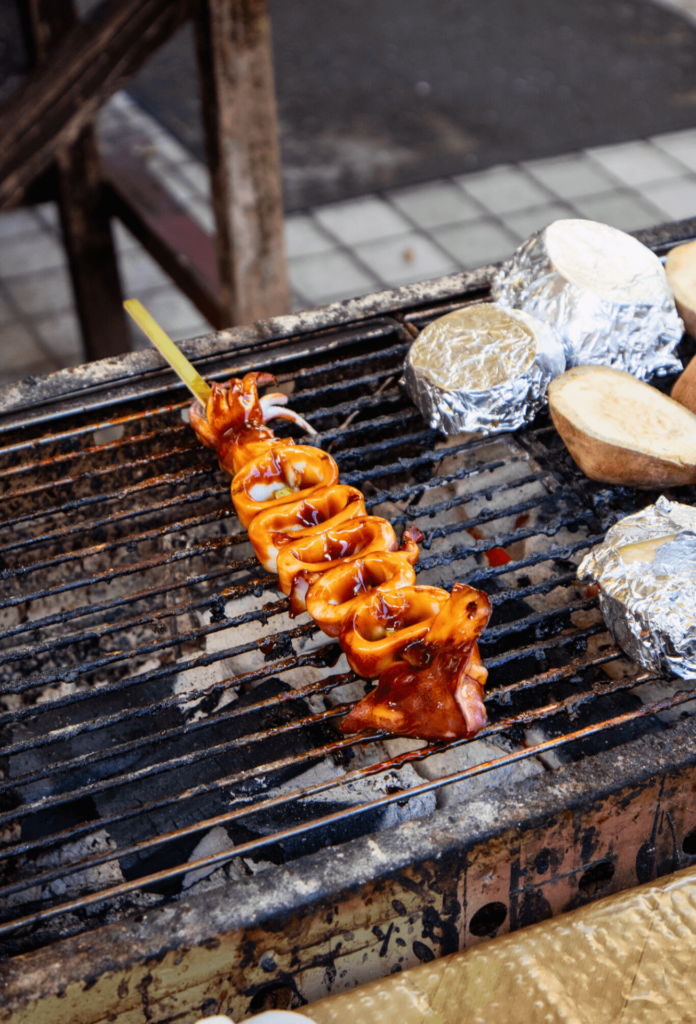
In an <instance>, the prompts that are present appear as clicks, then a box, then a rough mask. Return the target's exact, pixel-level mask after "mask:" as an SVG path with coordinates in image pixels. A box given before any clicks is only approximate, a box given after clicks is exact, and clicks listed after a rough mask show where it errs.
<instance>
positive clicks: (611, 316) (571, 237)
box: [492, 220, 684, 380]
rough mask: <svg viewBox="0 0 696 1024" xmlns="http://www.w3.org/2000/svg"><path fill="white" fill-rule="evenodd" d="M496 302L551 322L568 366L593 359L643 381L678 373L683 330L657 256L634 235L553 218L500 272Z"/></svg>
mask: <svg viewBox="0 0 696 1024" xmlns="http://www.w3.org/2000/svg"><path fill="white" fill-rule="evenodd" d="M492 294H493V298H494V300H495V301H496V302H499V303H500V304H501V305H503V306H506V307H508V308H510V309H524V310H526V311H527V312H528V313H531V314H532V315H533V316H536V317H538V318H539V319H540V320H544V321H545V322H546V323H548V324H551V325H552V326H553V327H555V328H556V330H557V331H558V333H559V334H560V336H561V338H562V341H563V347H564V349H565V354H566V363H567V365H568V368H570V367H571V366H586V365H588V364H590V363H594V364H599V365H602V366H613V367H615V368H616V369H617V370H626V371H628V373H632V374H634V376H636V377H639V378H640V379H641V380H649V379H650V378H651V377H653V376H654V375H655V374H665V373H671V372H672V371H678V372H681V369H682V365H681V362H680V361H679V360H678V359H677V357H676V356H675V355H674V348H675V346H676V345H677V344H678V343H679V341H680V339H681V337H682V334H683V333H684V325H683V323H682V321H681V319H680V318H679V314H678V313H677V310H676V306H675V304H674V297H673V295H672V290H671V288H670V287H669V284H668V281H667V276H666V274H665V271H664V267H663V266H662V264H661V263H660V260H659V259H658V257H657V256H656V255H655V254H654V253H653V252H651V251H650V249H648V248H647V247H646V246H644V245H643V244H642V243H641V242H639V241H638V240H637V239H636V238H632V237H631V236H630V235H627V234H625V233H624V232H623V231H619V230H618V229H617V228H612V227H609V225H608V224H599V223H597V222H596V221H589V220H557V221H554V222H553V224H549V226H548V227H546V228H544V230H543V231H539V232H537V233H536V234H535V235H532V237H531V238H530V239H529V240H528V241H527V242H525V243H524V244H523V245H521V246H520V247H519V249H518V250H517V252H516V253H515V254H514V255H513V257H512V259H511V260H510V261H508V262H507V263H506V264H505V265H504V266H503V267H502V268H501V269H500V271H499V272H498V274H497V276H496V278H495V280H494V282H493V289H492Z"/></svg>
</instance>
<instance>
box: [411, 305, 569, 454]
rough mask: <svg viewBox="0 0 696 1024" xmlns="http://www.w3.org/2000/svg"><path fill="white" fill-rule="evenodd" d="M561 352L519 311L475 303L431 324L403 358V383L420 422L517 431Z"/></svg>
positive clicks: (558, 365) (452, 428)
mask: <svg viewBox="0 0 696 1024" xmlns="http://www.w3.org/2000/svg"><path fill="white" fill-rule="evenodd" d="M564 369H565V357H564V355H563V346H562V344H561V341H560V339H559V338H558V336H557V334H556V332H555V331H554V329H553V328H552V327H549V326H548V325H547V324H544V323H542V321H540V320H537V319H536V317H533V316H530V315H529V314H528V313H525V312H523V311H520V310H505V309H502V308H501V307H500V306H498V305H497V304H496V303H492V302H479V303H475V304H473V305H471V306H466V307H465V308H464V309H458V310H455V312H454V313H448V314H447V315H446V316H443V317H440V319H439V320H434V321H433V322H432V323H431V324H428V326H427V327H426V328H425V329H424V330H422V331H421V333H420V334H419V335H418V337H417V338H416V340H415V341H414V343H413V345H412V346H411V348H410V350H409V353H408V355H407V357H406V363H405V366H404V380H405V383H406V387H407V388H408V392H409V394H410V396H411V398H412V399H413V401H414V403H415V404H416V405H417V406H418V408H419V409H420V411H421V413H422V414H423V417H424V419H425V420H427V422H428V423H429V424H430V426H431V427H434V428H436V429H438V430H442V431H444V433H445V434H460V433H470V432H478V431H483V432H485V433H495V432H497V431H501V430H515V429H516V428H517V427H519V426H521V425H522V424H523V423H528V422H529V421H530V420H532V419H533V418H534V416H535V414H536V412H537V410H538V409H539V407H540V405H541V404H542V402H543V401H544V397H545V395H546V389H547V387H548V385H549V382H550V381H551V380H552V378H553V377H555V376H557V375H558V374H559V373H563V370H564Z"/></svg>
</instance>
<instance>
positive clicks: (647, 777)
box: [4, 722, 694, 1024]
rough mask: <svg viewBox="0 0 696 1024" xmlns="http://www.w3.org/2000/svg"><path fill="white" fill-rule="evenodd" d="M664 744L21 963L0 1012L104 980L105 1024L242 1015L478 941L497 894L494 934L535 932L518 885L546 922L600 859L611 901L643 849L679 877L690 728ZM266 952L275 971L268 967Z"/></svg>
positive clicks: (87, 993)
mask: <svg viewBox="0 0 696 1024" xmlns="http://www.w3.org/2000/svg"><path fill="white" fill-rule="evenodd" d="M670 738H671V743H670V744H665V743H664V742H662V741H661V738H658V737H653V736H646V737H643V738H642V739H640V740H636V741H633V742H631V743H629V744H627V745H626V747H625V748H624V750H625V756H624V758H622V762H621V764H620V765H617V763H616V758H615V754H614V753H613V752H608V753H605V754H599V755H596V756H595V757H593V758H590V759H589V762H590V763H588V762H587V761H586V762H583V763H582V764H581V765H571V766H568V767H567V768H565V769H564V770H563V771H562V772H554V773H548V774H545V775H543V776H539V777H537V778H535V779H531V780H528V782H526V783H524V784H522V785H521V786H519V787H512V790H510V789H507V790H506V791H502V790H500V791H497V790H495V791H493V792H492V793H491V796H490V800H489V801H488V802H487V808H486V815H485V816H484V815H483V814H482V813H481V809H480V808H481V805H480V802H479V803H478V804H477V803H476V802H474V803H470V804H465V805H463V806H462V807H458V808H454V809H449V810H447V811H436V812H434V814H432V815H431V816H429V817H428V818H426V819H424V820H422V821H418V820H413V821H409V822H407V823H406V824H405V825H403V826H397V827H396V828H393V829H388V830H386V831H384V832H381V833H379V835H378V836H365V837H362V838H360V839H356V840H353V841H351V842H349V843H347V844H344V845H343V846H342V848H341V854H342V856H337V851H336V850H334V849H328V850H324V851H320V852H318V853H316V854H313V855H311V856H309V857H303V858H302V859H301V860H299V861H298V862H295V863H291V864H289V865H287V866H285V867H279V868H277V870H275V871H274V872H271V873H262V874H260V875H257V876H255V877H253V878H248V879H246V880H245V881H244V882H242V883H238V884H228V885H224V886H223V887H222V888H219V889H216V890H215V892H213V893H207V894H199V895H198V896H197V897H196V898H195V899H191V898H189V899H187V900H186V899H185V900H184V902H183V903H177V904H176V905H175V906H172V907H169V908H166V907H164V908H161V909H159V911H158V913H156V914H153V913H148V914H147V915H142V916H139V918H138V919H137V921H136V920H133V919H129V920H126V921H122V922H119V923H117V924H114V925H109V926H107V927H105V928H103V929H101V930H100V931H98V932H90V933H89V934H87V935H81V936H78V937H75V938H72V939H67V940H65V941H63V942H60V943H58V944H56V945H54V946H52V947H51V948H50V949H45V950H40V951H37V952H35V953H29V954H26V955H22V956H18V957H16V958H14V959H13V960H11V961H9V963H8V964H7V966H6V969H5V978H4V980H5V982H6V985H5V993H6V1006H7V1008H8V1012H14V1013H15V1014H16V1015H17V1019H18V1020H21V1021H22V1024H24V1022H25V1021H26V1022H29V1021H31V1020H32V1019H35V1015H34V1013H33V1008H34V1007H36V1006H37V1005H40V1006H41V1010H42V1012H44V1013H45V1014H46V1015H47V1018H46V1019H53V1020H60V1021H61V1024H67V1022H68V1021H71V1020H77V1019H80V1020H82V1019H83V1017H84V1020H85V1021H87V1020H89V1019H90V1016H89V1012H90V1011H91V1009H92V1008H93V1006H94V999H95V995H94V987H93V986H94V979H95V978H98V979H99V986H100V987H99V989H98V993H99V996H100V998H101V1000H102V1002H101V1006H102V1007H103V1014H104V1015H105V1016H106V1015H108V1014H110V1013H112V1012H113V1014H114V1015H117V1014H118V1013H130V1014H131V1015H133V1014H141V1015H142V998H141V997H142V993H143V992H146V993H147V994H148V1001H147V1006H148V1012H149V1013H150V1014H151V1016H153V1017H158V1018H159V1019H161V1020H167V1019H169V1018H171V1017H173V1016H176V1015H178V1016H180V1017H181V1016H182V1014H187V1015H189V1016H190V1017H191V1019H195V1018H196V1016H197V1015H198V1013H200V1012H201V1002H202V1000H203V999H204V998H208V997H210V996H211V995H212V999H213V1000H214V1002H211V1003H206V1005H205V1008H204V1011H205V1010H208V1011H209V1010H210V1009H211V1007H212V1008H213V1009H217V1010H218V1011H219V1012H225V1013H231V1014H233V1015H234V1017H235V1018H236V1019H242V1018H243V1017H244V1016H245V1014H248V1013H249V1012H251V1011H250V1006H249V1004H250V1001H251V999H252V997H253V996H257V997H258V996H261V995H262V993H263V991H266V990H269V991H270V990H271V989H273V988H277V987H278V986H279V985H283V984H285V985H286V986H287V984H288V979H289V978H291V977H292V984H293V986H294V990H295V991H296V993H297V995H298V998H299V1000H300V1001H305V1000H312V1001H313V1000H315V999H317V998H319V997H320V996H321V995H325V994H327V985H328V986H329V988H330V980H329V979H330V978H331V977H333V976H334V974H333V972H334V970H336V973H337V976H338V977H341V973H342V971H343V970H348V969H349V968H351V974H350V977H351V981H352V982H353V983H355V984H361V983H364V982H365V981H367V980H369V979H370V978H371V977H375V976H379V975H387V974H388V973H389V972H390V971H393V970H394V968H395V966H396V965H397V964H398V966H399V967H401V968H402V969H403V968H405V967H408V966H411V965H412V964H413V963H417V962H418V960H417V956H416V954H415V953H414V952H413V949H412V944H413V941H414V939H418V941H419V943H420V940H421V939H422V940H423V942H422V943H420V945H425V946H426V948H427V950H428V956H430V955H432V956H438V955H443V954H446V953H449V952H453V951H454V950H455V949H456V948H457V947H458V946H462V947H463V946H465V945H469V944H471V943H472V942H476V941H478V940H477V939H476V938H475V937H474V936H473V935H472V934H470V932H469V927H468V925H469V922H470V921H471V918H472V916H473V915H474V913H475V912H476V911H477V910H478V909H480V907H482V906H483V904H485V903H488V902H490V900H491V899H501V900H503V902H504V905H505V908H506V910H509V915H508V920H509V921H510V924H509V925H508V924H507V923H506V924H505V926H504V927H503V929H502V930H504V931H506V930H508V928H511V929H514V928H518V927H521V926H523V925H525V924H527V923H530V922H531V921H532V920H534V917H533V915H530V913H529V906H528V901H527V900H526V890H527V889H528V888H529V887H530V886H533V885H534V884H535V883H536V888H537V889H538V890H540V892H541V893H542V894H543V895H544V897H547V901H546V905H548V906H549V909H550V912H551V913H554V914H555V913H559V912H560V911H562V910H563V909H569V907H572V906H574V905H577V904H578V900H579V902H581V903H582V902H589V900H590V899H591V898H592V897H591V896H589V895H585V896H583V893H582V892H581V891H579V887H578V881H579V879H580V876H581V875H582V874H583V873H584V872H585V871H586V870H587V868H588V867H589V866H591V865H592V864H594V863H596V862H597V861H606V860H607V859H608V860H609V862H610V863H612V864H613V865H614V866H615V868H616V873H615V876H614V879H613V881H612V884H611V885H610V887H609V888H608V890H605V891H609V892H611V891H617V889H621V888H626V887H627V886H631V885H635V884H636V882H641V881H646V880H647V879H646V876H645V873H644V871H643V870H642V869H641V870H640V871H638V870H637V864H636V860H637V854H639V853H640V851H641V844H643V847H648V846H650V847H651V849H652V853H651V856H650V857H649V859H648V863H647V865H646V867H647V872H648V878H649V877H654V876H655V875H656V874H657V875H658V876H659V875H661V874H664V873H666V872H669V871H672V870H674V869H675V868H678V867H679V866H682V865H684V864H686V863H691V862H692V860H693V858H689V857H687V856H686V855H685V854H682V853H681V842H682V839H683V838H684V836H685V835H686V834H687V832H688V831H689V830H690V828H691V826H692V823H693V821H692V816H691V813H689V804H690V801H691V782H692V778H693V763H694V754H693V750H694V744H693V723H692V722H683V723H680V724H678V725H676V726H674V727H673V728H672V729H671V730H670ZM598 816H599V819H600V820H601V821H602V822H604V823H605V824H604V825H603V826H602V828H601V829H598V827H597V823H598ZM663 823H664V825H665V827H664V828H661V827H660V826H661V825H662V824H663ZM672 824H673V826H674V828H673V829H672V827H671V826H672ZM631 826H632V827H631ZM619 832H620V833H621V842H620V844H619V843H617V841H616V836H617V834H618V833H619ZM656 833H657V834H656ZM651 836H653V837H655V841H651ZM549 847H550V850H551V852H552V853H558V854H559V855H560V856H559V859H558V860H556V859H555V858H554V859H553V860H552V861H551V863H550V865H549V868H550V869H549V871H548V872H547V873H546V874H545V875H544V874H542V875H540V874H539V872H538V871H537V870H535V860H536V858H537V857H538V856H539V854H540V853H541V854H543V853H544V851H546V858H547V861H548V859H549ZM642 860H643V862H644V861H645V858H642ZM491 878H493V883H492V884H490V879H491ZM308 879H309V880H311V884H309V885H308ZM486 880H488V883H489V884H487V882H486ZM604 894H605V892H602V893H601V894H600V895H604ZM395 903H396V907H395ZM337 908H338V909H337ZM396 908H398V909H396ZM390 926H392V933H393V934H397V935H399V934H401V935H403V936H405V937H406V938H408V944H407V948H405V949H402V948H401V947H399V946H396V945H395V943H394V942H393V934H392V941H391V943H389V944H388V946H385V934H386V933H387V932H388V931H389V929H390ZM347 927H348V928H349V929H350V933H351V937H350V938H349V936H348V933H347V931H346V928H347ZM409 927H411V928H412V929H413V930H412V931H411V932H409V931H408V928H409ZM397 928H398V929H399V931H396V929H397ZM433 929H434V930H433ZM174 934H176V936H177V938H178V939H179V941H178V942H177V943H176V944H174V943H172V935H174ZM252 943H253V945H251V944H252ZM271 951H273V952H274V957H273V959H274V963H275V964H276V965H277V966H276V967H275V968H274V969H271V970H269V969H268V968H269V963H268V954H269V953H270V952H271ZM380 953H382V956H380V955H379V954H380ZM242 957H244V959H243V960H242ZM182 958H183V959H182ZM400 960H401V963H399V961H400ZM262 961H263V963H264V965H265V968H266V969H265V970H264V969H263V968H262V967H261V962H262ZM56 962H59V963H60V964H61V965H62V967H63V970H62V972H61V974H60V976H58V975H57V972H56V970H55V964H56ZM242 964H243V966H240V965H242ZM184 968H186V969H185V970H184ZM148 978H149V979H151V980H147V979H148ZM158 992H166V993H167V995H166V997H165V998H164V999H162V998H160V997H159V996H158V994H157V993H158ZM256 1005H258V1002H257V1004H256ZM63 1010H64V1011H66V1012H62V1011H63Z"/></svg>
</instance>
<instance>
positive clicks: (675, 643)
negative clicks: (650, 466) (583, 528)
mask: <svg viewBox="0 0 696 1024" xmlns="http://www.w3.org/2000/svg"><path fill="white" fill-rule="evenodd" d="M675 535H676V536H675ZM665 537H674V539H673V540H668V541H666V542H665V543H663V544H662V545H660V546H659V547H658V548H657V550H656V551H655V554H654V558H653V561H652V562H649V561H635V562H633V563H632V564H627V562H626V561H624V558H622V556H621V552H620V550H619V549H621V548H624V547H625V546H626V545H628V544H639V543H642V542H643V541H656V540H661V539H663V538H665ZM624 554H625V557H630V556H629V555H627V554H626V553H625V552H624ZM578 577H579V578H580V579H581V580H583V581H593V582H595V583H598V584H599V588H600V591H599V606H600V608H601V610H602V614H603V616H604V621H605V622H606V624H607V627H608V629H609V632H610V633H611V635H612V636H613V638H614V640H615V641H616V643H617V644H619V646H620V647H622V648H623V650H624V651H625V652H626V654H628V655H629V657H631V658H633V659H634V660H635V661H638V662H640V663H641V664H642V665H645V666H646V667H647V668H649V669H651V670H653V671H657V672H663V673H666V674H668V675H676V676H680V677H681V678H682V679H696V509H694V508H691V506H690V505H681V504H679V503H678V502H676V501H669V500H668V499H667V498H665V497H661V498H658V500H657V502H656V503H655V504H654V505H649V506H648V507H647V508H644V509H643V510H642V511H641V512H636V513H635V515H631V516H626V518H625V519H622V520H621V521H620V522H619V523H617V524H616V525H615V526H612V527H611V529H610V530H609V532H608V533H607V535H606V537H605V539H604V541H603V542H602V543H601V544H600V545H599V546H598V547H596V548H594V549H593V550H592V551H591V552H590V554H589V555H586V557H585V558H584V559H583V560H582V562H581V563H580V567H579V569H578Z"/></svg>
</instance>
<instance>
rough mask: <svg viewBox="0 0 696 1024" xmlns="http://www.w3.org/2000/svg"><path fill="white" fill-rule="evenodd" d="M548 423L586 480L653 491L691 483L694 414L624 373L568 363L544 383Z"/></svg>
mask: <svg viewBox="0 0 696 1024" xmlns="http://www.w3.org/2000/svg"><path fill="white" fill-rule="evenodd" d="M548 396H549V406H550V409H551V416H552V417H553V422H554V424H555V426H556V429H557V430H558V433H559V434H560V435H561V437H562V438H563V440H564V441H565V443H566V445H567V447H568V450H569V452H570V454H571V455H572V456H573V458H574V459H575V461H576V462H577V464H578V465H579V466H580V469H582V471H583V472H584V473H586V474H587V476H589V477H590V478H591V479H592V480H600V481H602V482H603V483H609V484H624V485H626V486H629V487H641V488H659V487H673V486H677V485H680V484H692V483H696V416H695V415H694V414H693V413H692V412H689V410H688V409H685V408H684V407H683V406H682V405H680V404H679V403H678V402H675V401H673V400H672V399H671V398H667V396H666V395H663V394H662V393H661V392H659V391H657V390H656V389H655V388H652V387H650V385H649V384H643V383H642V381H639V380H637V379H636V378H635V377H633V376H632V375H631V374H630V373H624V372H623V370H612V369H609V367H606V366H576V367H574V368H573V369H572V370H568V371H567V372H566V373H563V374H561V376H560V377H556V379H555V380H553V381H551V384H550V386H549V392H548Z"/></svg>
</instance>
